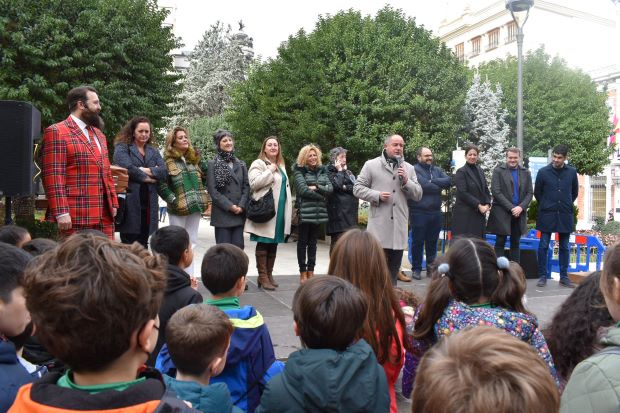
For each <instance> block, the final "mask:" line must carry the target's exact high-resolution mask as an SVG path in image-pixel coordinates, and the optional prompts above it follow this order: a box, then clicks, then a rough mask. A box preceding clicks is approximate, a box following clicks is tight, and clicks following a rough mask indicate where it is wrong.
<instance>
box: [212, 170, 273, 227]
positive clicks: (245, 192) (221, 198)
mask: <svg viewBox="0 0 620 413" xmlns="http://www.w3.org/2000/svg"><path fill="white" fill-rule="evenodd" d="M207 191H208V192H209V195H211V200H212V201H213V203H212V207H211V226H214V227H220V228H231V227H238V226H240V225H244V224H245V209H246V207H247V203H248V201H249V197H250V182H249V181H248V168H247V166H245V162H243V161H241V160H239V159H237V158H235V160H234V161H233V168H232V171H231V178H230V181H229V182H228V184H227V185H226V186H225V187H224V188H219V189H218V188H216V187H215V160H210V161H209V163H208V167H207ZM278 195H279V194H278ZM233 205H237V206H238V207H241V208H243V210H244V212H243V213H241V214H239V215H236V214H233V213H232V212H230V211H229V209H230V207H231V206H233Z"/></svg>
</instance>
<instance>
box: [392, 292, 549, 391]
mask: <svg viewBox="0 0 620 413" xmlns="http://www.w3.org/2000/svg"><path fill="white" fill-rule="evenodd" d="M418 314H419V312H416V318H417V316H418ZM479 325H483V326H494V327H497V328H501V329H502V330H505V331H506V332H507V333H509V334H511V335H513V336H515V337H516V338H518V339H520V340H522V341H525V342H526V343H528V344H530V345H531V346H532V347H534V349H535V350H536V352H537V353H538V355H539V356H540V358H541V359H543V361H544V362H545V364H547V366H548V367H549V371H550V372H551V375H552V376H553V379H554V380H555V382H556V384H557V385H558V388H559V387H560V380H559V378H558V374H557V372H556V370H555V365H554V363H553V358H552V357H551V353H549V347H547V341H546V340H545V337H544V336H543V335H542V333H541V331H540V329H539V328H538V320H537V319H536V317H535V316H533V315H530V314H524V313H518V312H515V311H509V310H506V309H504V308H501V307H494V308H484V307H470V306H468V305H467V304H465V303H462V302H460V301H457V300H454V299H451V300H450V302H449V303H448V306H447V307H446V308H445V309H444V311H443V315H442V316H441V318H440V319H439V320H437V323H436V324H435V337H436V338H437V341H438V340H439V339H441V338H442V337H445V336H449V335H450V334H452V333H453V332H454V331H458V330H462V329H464V328H466V327H470V326H479ZM413 347H414V350H415V351H414V353H410V354H407V356H406V358H405V366H404V370H403V395H405V396H408V395H409V394H410V393H411V388H412V387H413V383H414V381H415V372H416V370H417V365H418V363H419V361H420V359H421V358H422V356H423V355H424V353H425V352H426V350H428V349H429V346H428V344H426V343H424V342H420V341H418V340H413Z"/></svg>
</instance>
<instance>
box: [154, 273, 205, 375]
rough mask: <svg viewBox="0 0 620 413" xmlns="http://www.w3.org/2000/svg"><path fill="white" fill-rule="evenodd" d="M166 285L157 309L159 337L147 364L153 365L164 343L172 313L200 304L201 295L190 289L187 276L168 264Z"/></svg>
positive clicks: (190, 285)
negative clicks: (162, 298)
mask: <svg viewBox="0 0 620 413" xmlns="http://www.w3.org/2000/svg"><path fill="white" fill-rule="evenodd" d="M167 273H168V284H167V285H166V293H165V294H164V300H163V302H162V304H161V307H160V308H159V336H158V337H157V344H156V345H155V349H154V350H153V352H152V353H151V355H150V356H149V359H148V361H147V364H148V365H150V366H154V365H155V359H156V358H157V354H158V353H159V350H160V349H161V347H162V346H163V345H164V343H165V342H166V325H168V320H170V317H172V315H173V314H174V313H176V312H177V311H178V310H180V309H181V308H183V307H186V306H188V305H190V304H200V303H202V295H201V294H200V293H199V292H198V291H196V290H194V289H193V288H192V284H191V280H190V277H189V274H188V273H186V272H185V271H183V270H182V269H181V268H180V267H178V266H176V265H172V264H168V268H167Z"/></svg>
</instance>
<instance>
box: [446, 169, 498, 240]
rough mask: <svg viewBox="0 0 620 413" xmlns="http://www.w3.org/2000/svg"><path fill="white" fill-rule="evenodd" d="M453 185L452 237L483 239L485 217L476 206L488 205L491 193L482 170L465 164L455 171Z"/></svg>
mask: <svg viewBox="0 0 620 413" xmlns="http://www.w3.org/2000/svg"><path fill="white" fill-rule="evenodd" d="M476 175H477V176H478V177H479V179H478V178H477V177H476ZM480 183H482V186H480ZM454 184H455V185H456V202H455V203H454V209H453V210H452V236H453V237H456V236H459V235H468V236H475V237H479V238H483V237H484V227H485V223H486V217H485V216H484V215H482V214H481V213H480V211H479V210H478V205H488V204H490V203H491V193H490V192H489V188H488V185H487V180H486V178H485V177H484V172H483V171H482V168H480V167H479V166H478V165H475V168H471V167H470V166H468V165H467V164H466V165H465V166H463V167H462V168H459V169H458V170H457V171H456V175H455V176H454Z"/></svg>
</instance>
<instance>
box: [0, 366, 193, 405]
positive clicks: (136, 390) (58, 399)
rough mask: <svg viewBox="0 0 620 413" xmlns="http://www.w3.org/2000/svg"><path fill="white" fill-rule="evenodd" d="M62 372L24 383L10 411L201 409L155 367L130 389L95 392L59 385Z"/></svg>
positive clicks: (144, 373) (145, 372)
mask: <svg viewBox="0 0 620 413" xmlns="http://www.w3.org/2000/svg"><path fill="white" fill-rule="evenodd" d="M61 376H62V374H60V373H50V374H47V375H46V376H43V377H42V378H41V379H40V380H38V381H37V382H36V383H33V384H28V385H26V386H23V387H22V388H21V389H19V393H18V394H17V398H16V399H15V403H14V404H13V406H11V409H10V410H9V412H10V413H39V412H40V413H47V412H51V411H53V412H81V413H87V412H93V413H95V412H97V413H98V412H103V411H107V412H114V413H120V412H127V413H152V412H177V413H193V412H197V410H194V409H192V408H190V407H189V406H188V405H187V404H185V403H184V402H183V401H181V400H179V399H177V397H176V394H175V393H174V392H171V391H167V390H166V386H165V385H164V382H163V379H162V377H161V374H159V373H158V372H157V371H155V370H152V369H147V370H146V371H144V372H142V373H141V374H140V377H145V378H146V380H144V381H142V382H140V383H137V384H134V385H132V386H130V387H129V388H127V389H126V390H123V391H118V390H107V391H102V392H99V393H95V394H91V393H89V392H87V391H83V390H77V389H71V388H66V387H60V386H58V385H57V384H56V383H57V382H58V380H59V379H60V378H61Z"/></svg>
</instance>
